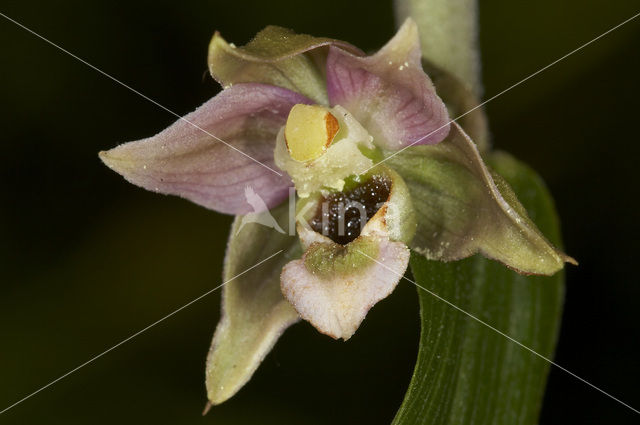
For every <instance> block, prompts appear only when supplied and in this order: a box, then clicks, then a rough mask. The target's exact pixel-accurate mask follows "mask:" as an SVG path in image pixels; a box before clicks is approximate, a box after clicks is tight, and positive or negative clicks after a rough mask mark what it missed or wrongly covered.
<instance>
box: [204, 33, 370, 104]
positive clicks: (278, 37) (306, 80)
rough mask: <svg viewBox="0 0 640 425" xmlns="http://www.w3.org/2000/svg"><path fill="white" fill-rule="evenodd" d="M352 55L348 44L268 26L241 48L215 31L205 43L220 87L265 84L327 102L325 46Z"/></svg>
mask: <svg viewBox="0 0 640 425" xmlns="http://www.w3.org/2000/svg"><path fill="white" fill-rule="evenodd" d="M332 45H333V46H339V47H341V48H343V49H345V50H347V51H350V52H352V53H354V54H357V55H361V54H362V52H361V51H360V50H359V49H357V48H356V47H354V46H352V45H351V44H349V43H346V42H344V41H340V40H334V39H331V38H324V37H313V36H310V35H306V34H296V33H295V32H293V31H291V30H289V29H286V28H282V27H278V26H273V25H270V26H268V27H266V28H265V29H263V30H262V31H260V32H259V33H258V34H257V35H256V36H255V37H254V39H253V40H251V41H250V42H249V43H248V44H246V45H245V46H242V47H236V46H234V45H233V44H229V43H227V42H226V41H225V40H224V39H223V38H222V37H221V36H220V34H218V33H216V34H215V35H214V36H213V39H212V40H211V43H210V44H209V59H208V62H209V71H210V72H211V75H212V76H213V78H215V79H216V81H218V82H219V83H220V84H221V85H222V86H223V87H229V86H230V85H232V84H237V83H248V82H255V83H266V84H273V85H276V86H280V87H285V88H287V89H290V90H293V91H296V92H298V93H302V94H304V95H305V96H308V97H309V98H311V99H313V100H314V101H315V102H316V103H319V104H324V105H327V104H328V101H327V93H326V84H325V81H324V68H325V62H326V56H327V49H328V46H332Z"/></svg>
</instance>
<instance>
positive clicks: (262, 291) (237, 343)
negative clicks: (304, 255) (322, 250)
mask: <svg viewBox="0 0 640 425" xmlns="http://www.w3.org/2000/svg"><path fill="white" fill-rule="evenodd" d="M287 208H288V205H281V206H279V207H277V208H275V209H273V210H271V215H267V213H266V212H265V213H264V214H263V216H262V217H257V216H239V217H236V220H235V221H234V223H233V226H232V227H231V235H230V237H229V245H228V247H227V255H226V258H225V263H224V273H223V279H224V281H225V282H226V281H229V280H230V279H232V280H230V281H229V282H228V283H227V284H226V285H225V286H224V287H223V289H222V290H223V293H222V317H221V319H220V322H219V324H218V327H217V328H216V332H215V335H214V337H213V342H212V344H211V350H210V351H209V355H208V357H207V370H206V384H207V395H208V398H209V401H210V403H212V404H220V403H222V402H224V401H225V400H227V399H229V398H230V397H231V396H233V395H234V394H235V393H236V392H237V391H238V390H239V389H240V388H241V387H242V386H243V385H244V384H245V383H247V381H248V380H249V379H250V378H251V376H252V375H253V373H254V372H255V370H256V369H257V367H258V366H259V365H260V363H261V362H262V359H263V358H264V357H265V356H266V355H267V353H268V352H269V351H270V350H271V348H272V347H273V345H274V344H275V342H276V340H277V339H278V338H279V337H280V335H281V334H282V333H283V332H284V330H285V329H286V328H287V327H289V326H290V325H291V324H293V323H295V322H296V321H298V320H299V318H298V314H297V313H296V311H295V310H294V309H293V308H292V307H291V305H290V304H289V303H288V302H287V301H286V300H285V299H284V298H283V297H282V293H281V292H280V272H281V270H282V266H283V265H285V264H286V263H287V262H289V261H291V260H292V259H294V258H299V257H300V254H301V250H300V245H299V242H298V240H297V238H296V237H294V236H289V235H288V234H285V233H280V232H279V231H277V230H276V229H274V227H275V225H274V223H277V225H278V226H280V227H281V228H284V229H286V228H287V227H286V226H287V217H288V216H287ZM270 217H271V218H272V219H275V220H276V221H274V222H271V221H270V220H269V218H270ZM279 250H283V252H281V253H279V254H277V255H275V256H274V257H273V258H271V259H269V260H268V261H266V262H265V263H264V264H260V265H259V266H257V267H255V268H253V269H251V270H249V271H248V272H247V271H246V270H247V269H250V268H251V267H253V266H255V265H256V264H257V263H259V262H260V261H262V260H264V259H265V258H268V257H269V256H270V255H272V254H274V253H276V252H278V251H279ZM245 272H246V273H245Z"/></svg>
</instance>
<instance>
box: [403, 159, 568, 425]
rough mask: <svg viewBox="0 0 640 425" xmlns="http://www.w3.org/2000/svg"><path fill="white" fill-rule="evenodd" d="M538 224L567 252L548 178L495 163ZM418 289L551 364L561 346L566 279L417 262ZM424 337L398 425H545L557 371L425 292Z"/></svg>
mask: <svg viewBox="0 0 640 425" xmlns="http://www.w3.org/2000/svg"><path fill="white" fill-rule="evenodd" d="M488 162H489V163H490V164H491V165H492V167H493V168H494V169H495V170H496V171H497V172H499V173H500V174H501V175H502V176H503V177H504V179H505V180H506V181H507V182H508V183H509V184H510V185H511V187H512V188H513V190H514V191H515V193H517V194H518V197H519V199H520V200H521V202H522V204H523V205H524V207H525V208H526V209H527V211H528V212H529V216H530V218H531V219H532V220H533V221H535V222H536V224H537V225H538V226H539V228H540V230H541V231H542V232H543V233H544V234H545V235H546V236H547V237H548V238H549V239H550V240H551V241H552V242H554V243H556V244H559V243H560V235H559V225H558V221H557V218H556V215H555V210H554V206H553V202H552V200H551V197H550V195H549V193H548V192H547V190H546V188H545V186H544V184H543V182H542V181H541V180H540V178H539V177H538V176H537V175H536V174H535V173H534V172H533V171H532V170H531V169H529V168H528V167H526V166H524V165H523V164H522V163H519V162H517V161H516V160H514V159H513V158H511V157H509V156H508V155H506V154H503V153H496V154H493V155H492V156H491V157H490V158H489V161H488ZM410 264H411V270H412V272H413V276H414V279H415V282H416V283H417V284H418V285H420V286H422V287H423V288H425V289H427V290H429V291H432V292H433V293H435V294H437V295H438V296H440V297H442V298H444V299H445V300H447V301H449V302H450V303H452V304H454V305H456V306H457V307H459V308H460V309H462V310H464V311H466V312H468V313H470V314H471V315H473V316H474V317H476V318H478V319H480V320H482V321H484V322H485V323H487V324H489V325H491V326H493V327H495V328H496V329H497V330H499V331H501V332H504V333H505V334H507V335H509V336H510V337H512V338H513V339H515V340H516V341H518V342H520V343H522V344H524V345H525V346H526V347H529V348H531V349H532V350H535V351H536V352H537V353H539V354H540V355H542V356H545V357H546V358H552V357H553V351H554V348H555V344H556V339H557V336H558V328H559V324H560V318H561V311H562V302H563V295H564V277H563V273H562V272H559V273H557V274H555V275H553V276H550V277H545V276H524V275H520V274H517V273H515V272H514V271H511V270H509V269H507V268H506V267H504V266H503V265H501V264H499V263H497V262H495V261H491V260H488V259H485V258H482V257H481V256H479V255H476V256H473V257H470V258H467V259H464V260H461V261H456V262H451V263H443V262H438V261H431V260H427V259H425V258H424V257H422V256H421V255H419V254H417V253H413V254H412V257H411V262H410ZM418 295H419V299H420V315H421V322H422V332H421V335H420V346H419V350H418V358H417V362H416V367H415V370H414V375H413V378H412V380H411V383H410V385H409V389H408V391H407V394H406V395H405V399H404V402H403V403H402V406H401V407H400V409H399V411H398V413H397V416H396V418H395V420H394V422H393V423H394V424H396V425H408V424H430V425H434V424H447V425H450V424H474V425H483V424H493V425H499V424H504V425H514V424H521V425H533V424H536V423H537V420H538V415H539V411H540V407H541V403H542V397H543V393H544V387H545V382H546V378H547V374H548V371H549V366H550V365H549V363H548V362H546V361H545V360H543V359H541V358H540V357H538V356H536V355H535V354H533V353H532V352H530V351H528V350H527V349H525V348H523V347H521V346H519V345H518V344H516V343H515V342H513V341H511V340H509V339H508V338H506V337H505V336H503V335H500V334H499V333H498V332H496V331H495V330H492V329H490V328H489V327H488V326H486V325H484V324H482V323H479V322H478V321H476V320H474V319H473V318H471V317H469V316H468V315H465V314H464V313H462V312H461V311H458V310H456V309H455V308H453V307H452V306H451V305H448V304H447V303H445V302H443V301H442V300H440V299H438V298H436V297H435V296H434V295H432V294H430V293H429V292H427V291H426V290H423V289H420V288H418Z"/></svg>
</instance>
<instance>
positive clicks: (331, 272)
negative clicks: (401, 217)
mask: <svg viewBox="0 0 640 425" xmlns="http://www.w3.org/2000/svg"><path fill="white" fill-rule="evenodd" d="M408 262H409V249H408V248H407V247H406V245H404V244H403V243H401V242H392V241H390V240H389V239H387V238H383V237H379V236H377V235H365V234H364V233H363V234H362V235H361V236H359V237H358V238H357V239H356V240H354V241H353V242H350V243H349V244H347V245H344V246H343V245H339V244H336V243H334V242H332V241H330V240H329V241H327V242H313V243H311V245H310V246H309V249H307V251H306V252H305V254H304V255H303V257H302V259H300V260H295V261H292V262H290V263H289V264H287V265H286V266H285V267H284V268H283V269H282V275H281V277H280V279H281V288H282V293H283V294H284V296H285V297H286V298H287V300H289V302H290V303H291V304H292V305H293V307H294V308H295V309H296V311H297V312H298V313H299V314H300V316H301V317H302V318H303V319H305V320H307V321H309V322H310V323H311V324H312V325H313V326H314V327H315V328H316V329H318V331H320V332H322V333H324V334H326V335H329V336H331V337H332V338H335V339H338V338H342V339H344V340H347V339H349V338H351V336H352V335H353V334H354V332H355V331H356V330H357V329H358V327H359V326H360V323H362V321H363V320H364V318H365V316H366V315H367V312H368V311H369V309H371V307H373V306H374V305H375V304H376V303H377V302H378V301H380V300H382V299H383V298H385V297H387V296H388V295H389V294H391V292H392V291H393V290H394V288H395V287H396V285H397V284H398V281H399V280H400V279H401V278H402V276H403V275H404V271H405V270H406V268H407V264H408Z"/></svg>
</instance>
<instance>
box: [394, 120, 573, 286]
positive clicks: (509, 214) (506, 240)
mask: <svg viewBox="0 0 640 425" xmlns="http://www.w3.org/2000/svg"><path fill="white" fill-rule="evenodd" d="M387 163H388V165H389V166H390V167H391V168H393V169H394V170H396V171H397V172H398V173H399V174H400V175H401V176H402V177H403V179H404V181H405V183H406V184H407V186H408V187H409V191H410V192H411V197H412V201H413V204H414V207H415V212H416V216H417V222H418V229H417V232H416V235H415V237H414V239H413V242H412V243H411V245H410V246H411V248H413V249H415V250H416V251H418V252H420V253H421V254H423V255H424V256H426V257H427V258H429V259H433V260H440V261H452V260H458V259H461V258H465V257H468V256H470V255H472V254H474V253H476V252H481V253H482V254H484V255H485V256H487V257H489V258H492V259H495V260H498V261H500V262H502V263H504V264H505V265H506V266H508V267H510V268H512V269H514V270H517V271H519V272H520V273H527V274H541V275H551V274H554V273H555V272H557V271H558V270H560V269H562V268H563V266H564V262H565V261H567V262H571V263H575V260H573V259H572V258H571V257H568V256H567V255H565V254H563V253H562V252H561V251H559V250H558V249H556V248H555V247H554V246H553V245H552V244H551V243H550V242H549V241H548V240H547V239H546V238H545V237H544V236H543V235H542V233H540V231H539V230H538V229H537V227H536V226H535V224H534V223H533V222H532V221H531V219H529V217H528V216H527V214H526V211H525V210H524V208H523V207H522V205H521V204H520V202H518V200H517V199H516V197H515V195H514V194H513V191H511V189H510V188H509V185H508V184H507V183H506V182H504V180H503V179H502V178H498V179H497V181H496V180H495V179H494V178H493V177H492V174H491V172H490V171H489V169H488V168H487V166H486V165H485V164H484V162H483V161H482V158H481V157H480V154H479V153H478V149H477V147H476V145H475V144H474V143H473V141H472V140H471V139H470V138H469V137H468V136H467V135H466V134H465V133H464V131H463V130H462V129H461V128H460V126H458V125H457V124H454V125H452V128H451V132H450V134H449V136H448V137H447V139H445V140H444V141H443V142H441V143H439V144H438V145H433V146H415V147H411V148H409V149H406V150H404V151H402V152H400V153H398V154H397V155H393V156H390V157H389V158H388V160H387Z"/></svg>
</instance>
